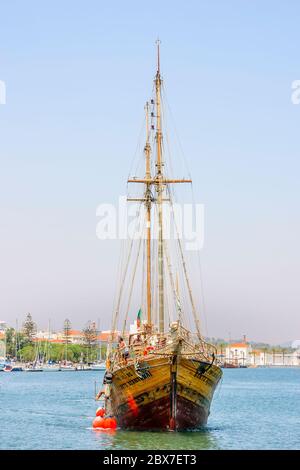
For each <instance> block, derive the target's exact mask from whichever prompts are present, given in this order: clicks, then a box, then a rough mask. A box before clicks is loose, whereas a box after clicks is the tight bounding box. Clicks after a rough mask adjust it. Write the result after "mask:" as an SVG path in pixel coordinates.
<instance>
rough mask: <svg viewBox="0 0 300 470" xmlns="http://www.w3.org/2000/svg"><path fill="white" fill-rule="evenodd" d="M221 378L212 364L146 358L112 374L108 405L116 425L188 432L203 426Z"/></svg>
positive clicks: (220, 372)
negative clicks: (110, 403) (136, 364)
mask: <svg viewBox="0 0 300 470" xmlns="http://www.w3.org/2000/svg"><path fill="white" fill-rule="evenodd" d="M221 376H222V371H221V370H220V368H219V367H218V366H216V365H215V364H211V363H209V362H204V361H199V360H195V359H189V358H188V359H187V358H185V357H183V356H175V355H172V356H169V357H168V358H166V359H165V358H164V359H161V358H150V359H147V358H146V359H145V360H143V361H142V362H141V363H140V364H139V370H138V375H137V372H136V368H135V366H134V365H133V364H131V365H126V366H124V367H121V368H120V369H118V370H117V371H115V372H114V373H113V379H112V385H111V393H110V396H111V402H112V409H113V413H114V416H115V417H116V419H117V422H118V426H119V427H120V428H124V429H135V430H166V431H167V430H178V431H180V430H187V429H196V428H199V427H200V426H202V425H204V424H206V422H207V418H208V416H209V412H210V404H211V400H212V397H213V394H214V390H215V388H216V386H217V384H218V382H219V380H220V378H221Z"/></svg>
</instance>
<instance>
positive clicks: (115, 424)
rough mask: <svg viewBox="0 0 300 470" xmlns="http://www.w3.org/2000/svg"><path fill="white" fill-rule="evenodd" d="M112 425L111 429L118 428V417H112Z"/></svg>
mask: <svg viewBox="0 0 300 470" xmlns="http://www.w3.org/2000/svg"><path fill="white" fill-rule="evenodd" d="M110 427H111V429H116V428H117V420H116V418H111V421H110Z"/></svg>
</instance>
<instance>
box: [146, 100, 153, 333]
mask: <svg viewBox="0 0 300 470" xmlns="http://www.w3.org/2000/svg"><path fill="white" fill-rule="evenodd" d="M145 110H146V145H145V159H146V174H145V179H146V180H148V181H149V180H151V166H150V154H151V147H150V144H149V103H148V102H147V103H146V106H145ZM151 203H152V196H151V185H150V183H146V191H145V205H146V211H147V218H146V223H147V225H146V230H147V323H148V325H151Z"/></svg>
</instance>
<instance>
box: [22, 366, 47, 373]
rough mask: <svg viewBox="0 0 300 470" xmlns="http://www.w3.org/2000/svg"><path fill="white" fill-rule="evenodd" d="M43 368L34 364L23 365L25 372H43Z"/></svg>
mask: <svg viewBox="0 0 300 470" xmlns="http://www.w3.org/2000/svg"><path fill="white" fill-rule="evenodd" d="M43 370H44V369H43V368H42V367H39V366H36V367H25V372H43Z"/></svg>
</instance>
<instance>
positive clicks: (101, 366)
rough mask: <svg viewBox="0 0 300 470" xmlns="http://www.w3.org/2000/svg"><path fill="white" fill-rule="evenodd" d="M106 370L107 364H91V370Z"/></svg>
mask: <svg viewBox="0 0 300 470" xmlns="http://www.w3.org/2000/svg"><path fill="white" fill-rule="evenodd" d="M105 369H106V365H105V362H104V361H103V362H94V363H93V364H91V370H105Z"/></svg>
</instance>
